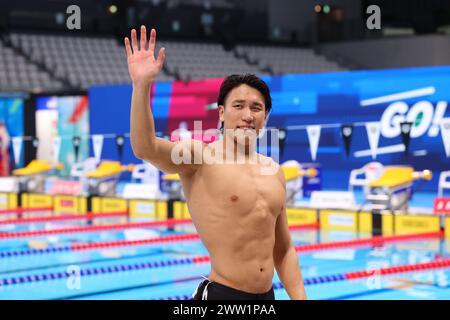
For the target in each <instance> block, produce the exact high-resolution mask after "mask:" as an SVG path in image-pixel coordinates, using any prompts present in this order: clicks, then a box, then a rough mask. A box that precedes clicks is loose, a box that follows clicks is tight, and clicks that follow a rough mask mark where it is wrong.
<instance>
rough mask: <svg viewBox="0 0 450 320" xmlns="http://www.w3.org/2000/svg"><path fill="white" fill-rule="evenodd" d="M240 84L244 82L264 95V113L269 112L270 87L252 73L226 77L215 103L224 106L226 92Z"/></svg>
mask: <svg viewBox="0 0 450 320" xmlns="http://www.w3.org/2000/svg"><path fill="white" fill-rule="evenodd" d="M242 84H246V85H248V86H249V87H252V88H254V89H256V90H258V91H259V92H260V93H261V94H262V95H263V97H264V106H265V111H266V113H269V112H270V110H271V109H272V97H271V96H270V89H269V87H268V86H267V84H266V83H265V82H264V80H262V79H261V78H259V77H257V76H256V75H254V74H251V73H247V74H232V75H229V76H228V77H226V78H225V79H224V80H223V82H222V84H221V85H220V90H219V97H218V98H217V105H218V106H220V105H222V106H224V107H225V100H226V99H227V96H228V94H229V93H230V92H231V90H233V89H234V88H236V87H239V86H240V85H242ZM220 129H221V130H222V129H223V122H222V124H221V128H220Z"/></svg>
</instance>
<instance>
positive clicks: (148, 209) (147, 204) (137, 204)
mask: <svg viewBox="0 0 450 320" xmlns="http://www.w3.org/2000/svg"><path fill="white" fill-rule="evenodd" d="M130 216H131V217H134V218H136V217H142V218H153V219H154V218H155V217H156V203H155V201H151V200H130Z"/></svg>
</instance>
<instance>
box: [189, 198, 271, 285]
mask: <svg viewBox="0 0 450 320" xmlns="http://www.w3.org/2000/svg"><path fill="white" fill-rule="evenodd" d="M192 200H193V199H192ZM214 203H215V202H214V200H213V199H208V197H207V193H206V194H205V193H202V194H201V200H199V199H197V201H189V199H188V206H189V211H190V212H191V216H192V220H193V222H194V224H195V226H196V228H197V231H198V233H199V236H200V238H201V240H202V242H203V244H204V245H205V247H206V248H207V250H208V252H209V254H210V259H211V273H210V275H209V279H210V280H211V281H214V282H218V283H221V284H223V285H226V286H229V287H232V288H235V289H238V290H241V291H245V292H250V293H265V292H267V291H269V290H270V288H271V287H272V278H273V274H274V262H273V247H274V242H275V235H274V230H275V220H276V217H275V216H274V215H273V214H272V213H270V212H261V210H262V209H261V208H259V209H258V207H259V206H258V205H255V206H254V207H253V208H254V209H252V210H250V211H248V212H242V211H240V210H237V211H231V210H229V209H221V208H218V207H217V206H215V205H214Z"/></svg>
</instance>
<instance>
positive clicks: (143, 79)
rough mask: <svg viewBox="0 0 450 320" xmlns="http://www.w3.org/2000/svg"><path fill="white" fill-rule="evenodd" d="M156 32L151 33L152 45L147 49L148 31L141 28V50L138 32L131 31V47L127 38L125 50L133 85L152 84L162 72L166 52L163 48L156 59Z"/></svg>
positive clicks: (153, 30)
mask: <svg viewBox="0 0 450 320" xmlns="http://www.w3.org/2000/svg"><path fill="white" fill-rule="evenodd" d="M155 42H156V31H155V29H152V30H151V31H150V45H149V46H148V48H147V30H146V29H145V27H144V26H141V39H140V48H139V47H138V40H137V35H136V30H135V29H133V30H131V46H130V40H129V39H128V37H126V38H125V49H126V51H127V59H128V72H129V73H130V77H131V81H132V82H133V83H143V84H150V83H151V82H153V81H154V80H155V78H156V76H157V75H158V73H159V72H160V71H161V68H162V66H163V63H164V57H165V54H164V53H165V52H164V48H161V49H160V50H159V53H158V57H157V58H156V59H155Z"/></svg>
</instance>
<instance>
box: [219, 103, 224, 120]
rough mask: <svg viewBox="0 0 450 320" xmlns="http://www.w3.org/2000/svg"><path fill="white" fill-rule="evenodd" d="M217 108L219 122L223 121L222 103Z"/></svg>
mask: <svg viewBox="0 0 450 320" xmlns="http://www.w3.org/2000/svg"><path fill="white" fill-rule="evenodd" d="M217 108H218V109H219V119H220V121H221V122H224V121H225V115H224V113H225V107H224V106H223V105H219V106H218V107H217Z"/></svg>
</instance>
